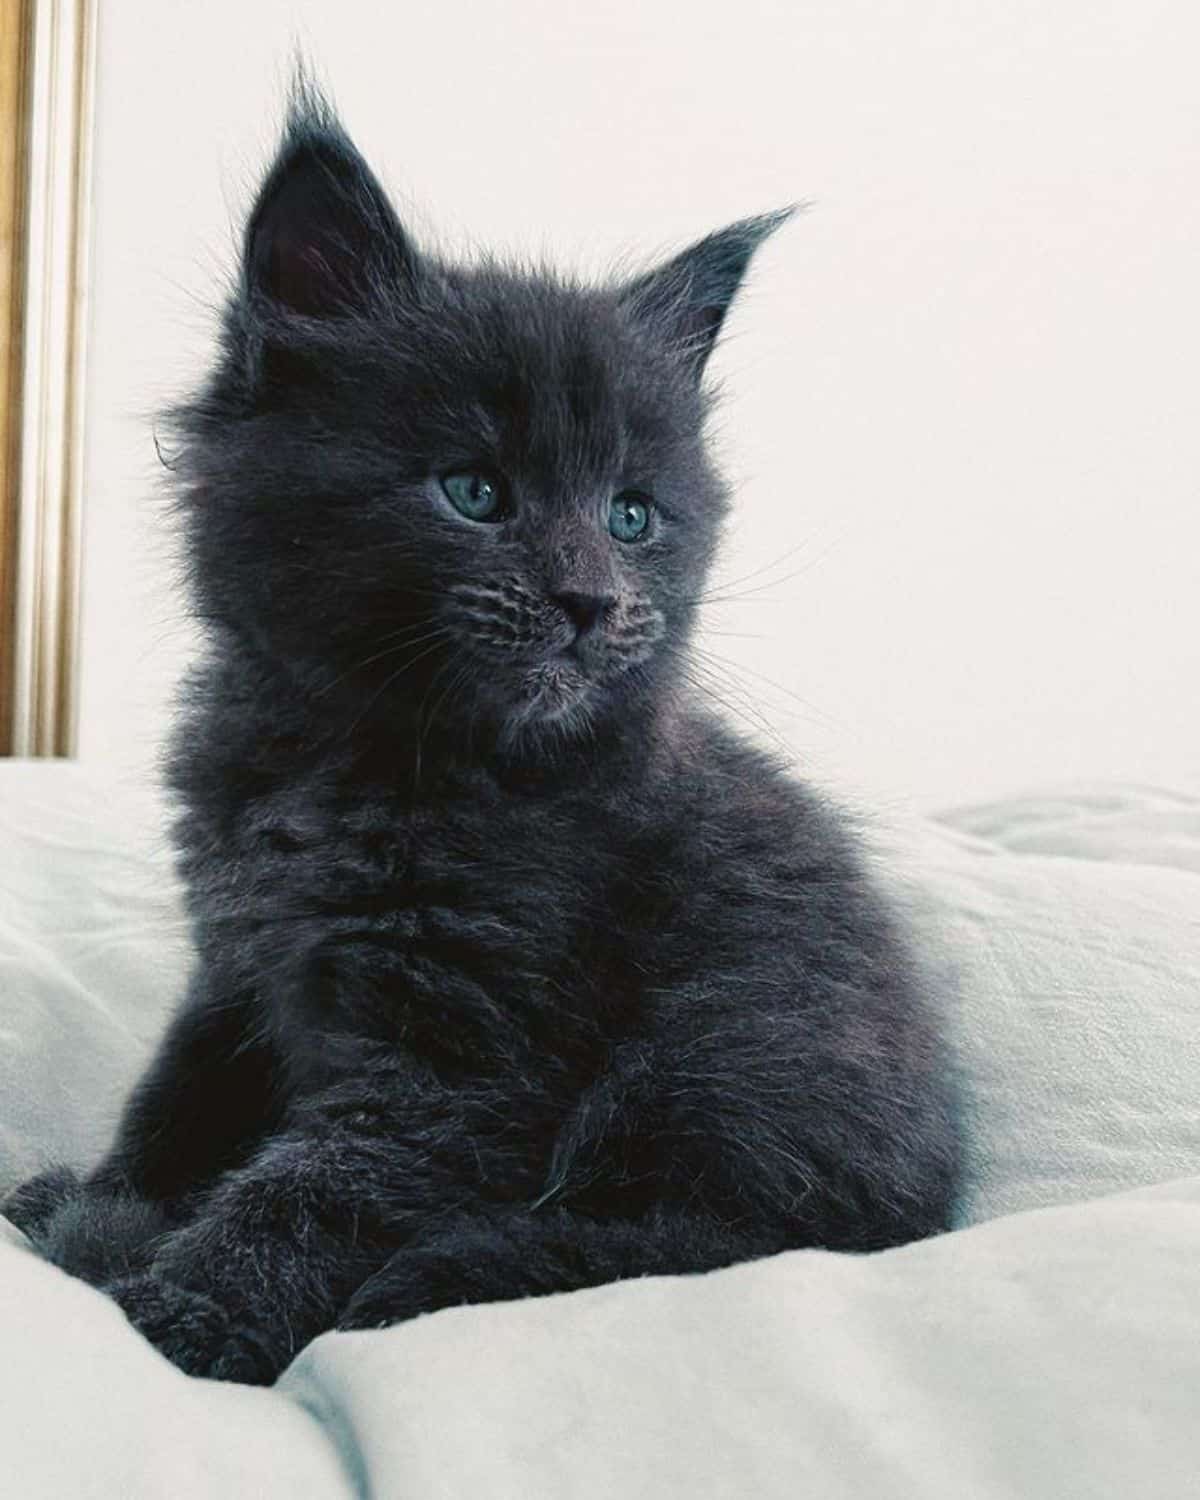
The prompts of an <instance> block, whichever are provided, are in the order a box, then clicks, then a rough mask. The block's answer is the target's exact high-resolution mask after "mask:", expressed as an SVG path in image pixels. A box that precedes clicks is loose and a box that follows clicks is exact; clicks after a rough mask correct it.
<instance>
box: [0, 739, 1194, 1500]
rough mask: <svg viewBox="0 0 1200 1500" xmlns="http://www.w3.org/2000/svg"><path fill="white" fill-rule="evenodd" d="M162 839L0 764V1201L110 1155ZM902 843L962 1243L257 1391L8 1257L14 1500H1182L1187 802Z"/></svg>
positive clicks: (371, 1353) (1026, 809) (992, 823)
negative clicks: (188, 1365)
mask: <svg viewBox="0 0 1200 1500" xmlns="http://www.w3.org/2000/svg"><path fill="white" fill-rule="evenodd" d="M153 827H154V825H153V820H152V818H151V819H148V816H147V808H146V806H145V805H144V803H143V802H142V799H140V798H138V797H136V796H130V795H128V794H126V793H122V792H120V791H118V790H117V789H114V788H112V787H110V786H106V785H104V784H103V783H99V782H97V781H96V780H95V779H94V778H92V777H90V776H89V775H88V774H87V773H86V772H84V771H82V770H81V769H80V768H78V767H69V766H57V767H46V766H37V767H35V766H21V765H8V766H4V767H0V1187H2V1186H4V1185H7V1184H9V1183H11V1182H12V1181H14V1180H16V1179H17V1178H18V1177H20V1176H22V1175H23V1174H24V1173H26V1172H28V1171H30V1170H32V1169H34V1168H35V1167H36V1166H38V1165H40V1164H42V1163H43V1162H44V1161H46V1160H48V1159H50V1158H53V1157H56V1156H65V1157H66V1158H68V1159H71V1160H74V1161H75V1162H77V1163H80V1164H83V1163H86V1162H87V1161H88V1160H89V1159H91V1158H93V1157H94V1156H95V1155H96V1154H97V1152H98V1151H99V1150H100V1149H101V1147H102V1145H103V1141H104V1136H105V1134H106V1130H107V1123H100V1124H98V1122H111V1119H112V1116H113V1114H114V1113H115V1110H116V1107H117V1105H118V1102H119V1099H120V1097H121V1095H122V1094H123V1092H124V1090H125V1088H126V1087H127V1086H128V1082H129V1080H130V1079H131V1077H132V1076H133V1074H134V1073H135V1072H136V1070H137V1068H138V1066H139V1065H140V1063H141V1060H142V1058H143V1057H144V1054H145V1051H146V1050H147V1049H148V1047H149V1046H150V1045H151V1044H152V1041H153V1037H154V1035H155V1033H156V1031H157V1030H158V1029H159V1027H161V1025H162V1021H163V1016H164V1013H165V1010H166V1007H167V1006H168V1005H169V1003H170V1001H171V999H172V998H173V997H174V996H175V995H176V994H177V993H178V987H179V984H180V983H181V982H182V976H183V973H184V971H185V969H186V962H187V953H186V945H185V943H184V941H183V931H182V925H181V922H180V918H179V910H178V904H177V895H176V892H175V890H174V887H173V883H172V881H171V878H170V873H169V858H168V855H167V851H166V845H165V842H164V841H163V839H162V837H161V835H160V834H159V833H157V832H153V831H151V832H147V830H148V829H153ZM885 842H886V843H887V845H888V846H889V852H888V857H887V867H888V870H889V872H890V878H895V879H896V880H897V882H898V884H899V886H900V888H901V889H902V890H903V893H904V896H905V899H906V900H907V901H908V902H909V903H910V904H911V906H912V909H913V912H914V916H915V918H916V920H917V921H918V923H919V925H920V927H921V930H922V932H923V934H924V936H925V942H926V945H927V947H928V949H929V951H930V953H931V955H932V957H933V958H934V959H935V960H936V967H937V968H938V969H939V970H941V971H942V973H941V976H940V977H939V980H938V992H939V994H941V995H943V996H944V1003H945V1004H946V1007H947V1022H948V1024H949V1025H950V1027H951V1030H952V1032H953V1034H954V1036H955V1038H956V1040H957V1045H958V1051H959V1056H960V1063H961V1070H962V1073H963V1076H964V1081H965V1083H966V1085H967V1088H968V1090H969V1094H970V1099H971V1105H970V1110H969V1124H970V1128H971V1152H970V1175H971V1183H970V1192H969V1195H968V1199H967V1202H966V1204H965V1208H964V1219H965V1220H968V1221H975V1222H974V1227H971V1228H967V1229H962V1230H959V1231H956V1232H955V1233H952V1234H949V1235H945V1236H942V1237H941V1238H940V1239H937V1240H935V1241H930V1242H927V1243H925V1244H921V1245H916V1246H910V1247H905V1248H903V1249H901V1250H897V1251H890V1252H887V1253H885V1254H882V1255H877V1256H871V1257H857V1258H855V1257H848V1256H838V1255H831V1254H827V1253H823V1252H800V1253H796V1254H792V1255H785V1256H779V1257H776V1258H774V1259H773V1260H770V1261H767V1262H761V1263H758V1264H755V1265H751V1266H745V1267H737V1268H734V1269H732V1270H730V1271H724V1272H718V1273H715V1274H713V1275H711V1276H707V1277H676V1278H661V1279H654V1280H648V1281H642V1282H634V1283H625V1284H622V1285H618V1286H613V1287H604V1288H598V1289H596V1290H593V1291H587V1292H581V1293H574V1294H571V1295H566V1296H560V1297H553V1298H545V1299H538V1300H532V1301H528V1302H523V1303H518V1304H510V1305H499V1306H495V1307H483V1308H471V1309H454V1310H447V1311H445V1312H442V1313H438V1314H435V1315H433V1316H432V1317H429V1318H423V1319H419V1320H417V1321H416V1322H415V1323H412V1324H409V1325H407V1326H405V1327H401V1328H396V1329H391V1330H388V1331H386V1332H380V1333H369V1334H356V1335H330V1336H327V1337H325V1338H323V1339H320V1340H318V1341H317V1342H316V1343H315V1344H314V1345H312V1346H310V1348H309V1349H308V1350H306V1351H304V1352H303V1353H302V1354H301V1355H300V1356H299V1358H298V1359H297V1360H296V1362H295V1363H294V1365H293V1366H292V1368H291V1369H290V1370H289V1371H288V1372H287V1373H286V1374H285V1376H284V1377H283V1379H282V1380H281V1382H280V1384H279V1385H278V1386H277V1387H276V1389H275V1390H274V1391H257V1390H250V1389H244V1388H239V1387H225V1386H219V1385H215V1384H212V1383H209V1382H203V1381H194V1380H189V1379H187V1378H186V1377H184V1376H182V1375H180V1374H178V1373H177V1372H176V1371H175V1370H173V1369H172V1368H171V1367H170V1366H168V1365H167V1364H166V1363H165V1361H163V1360H162V1359H160V1358H159V1356H158V1355H157V1354H156V1353H155V1352H154V1351H153V1350H152V1349H150V1348H149V1346H147V1345H146V1344H145V1343H144V1341H143V1340H142V1339H141V1338H140V1337H139V1336H138V1335H137V1334H136V1333H134V1332H133V1331H132V1330H131V1329H130V1328H129V1327H128V1325H127V1324H126V1323H125V1322H124V1319H123V1318H122V1316H121V1314H120V1313H119V1312H118V1310H117V1309H116V1308H115V1307H113V1306H112V1305H111V1304H109V1303H108V1302H107V1301H106V1300H105V1299H104V1298H102V1297H100V1296H98V1295H97V1294H95V1293H93V1292H91V1291H90V1290H89V1289H88V1288H86V1287H84V1286H82V1285H80V1284H78V1283H75V1282H73V1281H71V1280H69V1279H68V1278H66V1277H64V1276H62V1275H61V1274H60V1273H59V1272H57V1271H55V1270H54V1269H53V1268H50V1267H47V1266H45V1265H43V1264H42V1263H40V1262H39V1261H38V1260H37V1259H36V1258H35V1257H34V1256H33V1255H31V1254H30V1253H29V1252H28V1250H26V1249H24V1248H21V1247H20V1246H18V1245H16V1244H14V1243H5V1242H0V1348H2V1350H3V1358H2V1359H0V1496H3V1497H4V1500H7V1497H8V1496H9V1495H12V1496H13V1497H14V1500H17V1497H20V1500H43V1497H45V1500H60V1497H67V1496H70V1497H71V1500H83V1497H91V1496H96V1497H105V1500H107V1497H114V1500H117V1497H119V1500H126V1497H128V1500H141V1497H143V1496H145V1497H147V1500H149V1497H156V1500H157V1497H171V1500H176V1497H178V1500H190V1497H192V1496H197V1497H200V1496H204V1497H209V1496H212V1497H222V1500H228V1497H235V1500H236V1497H241V1496H246V1497H263V1500H272V1497H274V1496H276V1495H279V1496H281V1497H282V1496H288V1497H294V1496H300V1497H307V1496H310V1495H311V1496H320V1497H325V1496H329V1497H331V1500H340V1497H342V1496H350V1495H373V1496H384V1497H392V1496H395V1497H396V1500H434V1497H438V1500H442V1497H444V1500H451V1497H453V1500H460V1497H463V1500H465V1497H471V1500H474V1497H476V1496H487V1497H488V1500H507V1497H510V1496H511V1497H513V1500H516V1497H521V1500H541V1497H543V1496H545V1497H550V1496H554V1497H555V1500H562V1497H568V1496H569V1497H571V1500H575V1497H580V1500H591V1497H596V1500H600V1497H604V1500H617V1497H619V1500H634V1497H637V1500H640V1497H643V1496H644V1497H646V1500H650V1497H654V1500H685V1497H687V1500H706V1497H713V1500H716V1497H721V1500H750V1497H755V1500H772V1497H774V1496H776V1495H778V1496H780V1497H782V1496H784V1495H786V1496H788V1497H789V1500H792V1497H795V1496H797V1495H809V1494H811V1495H815V1496H820V1497H821V1500H840V1497H843V1496H845V1497H852V1496H853V1497H864V1500H865V1497H868V1496H869V1497H872V1500H877V1497H880V1496H887V1497H888V1500H904V1497H908V1496H913V1497H929V1500H940V1497H942V1496H946V1497H950V1496H953V1497H954V1500H962V1497H970V1500H992V1497H993V1496H994V1497H1002V1496H1003V1497H1013V1500H1018V1497H1020V1500H1043V1497H1044V1500H1074V1497H1076V1496H1078V1497H1084V1496H1087V1497H1093V1496H1096V1497H1099V1496H1120V1497H1122V1500H1124V1497H1130V1500H1143V1497H1145V1500H1158V1497H1164V1500H1166V1497H1171V1500H1175V1497H1183V1496H1185V1495H1187V1496H1192V1495H1195V1494H1196V1493H1197V1483H1198V1481H1197V1477H1196V1476H1197V1475H1198V1474H1200V1415H1198V1413H1200V1177H1198V1176H1196V1175H1195V1174H1196V1173H1198V1172H1200V1124H1198V1117H1200V1110H1198V1109H1197V1099H1198V1097H1200V1042H1198V1038H1200V1024H1198V1023H1200V805H1198V804H1196V803H1195V802H1191V801H1188V800H1187V799H1184V798H1177V797H1173V796H1171V795H1170V794H1168V793H1163V792H1156V791H1148V790H1145V789H1137V788H1134V789H1129V788H1115V789H1114V788H1109V789H1104V790H1103V791H1095V792H1092V791H1089V792H1079V791H1076V792H1073V793H1072V794H1070V795H1068V796H1054V797H1036V798H1022V799H1019V800H1017V801H1014V802H1010V803H1007V804H997V805H992V806H989V807H987V808H977V809H966V810H961V811H958V812H955V813H953V814H947V815H946V816H945V817H943V818H941V819H934V820H928V821H926V822H923V823H921V824H919V825H914V826H911V827H909V828H906V829H904V830H903V831H901V832H897V833H895V834H894V835H893V836H892V837H891V838H890V839H888V840H886V841H885ZM951 974H953V977H954V984H953V986H951V985H949V984H948V983H945V982H944V981H945V980H946V979H947V978H948V976H949V975H951ZM1167 1179H1180V1180H1178V1181H1175V1182H1173V1183H1168V1185H1166V1186H1159V1187H1156V1188H1153V1189H1151V1190H1149V1191H1147V1190H1146V1185H1148V1184H1156V1183H1157V1184H1161V1183H1164V1182H1166V1181H1167ZM1135 1185H1137V1186H1139V1187H1140V1189H1141V1190H1140V1191H1137V1192H1134V1193H1132V1194H1129V1193H1126V1194H1125V1195H1123V1196H1119V1197H1112V1196H1108V1197H1102V1196H1101V1195H1106V1194H1112V1193H1113V1192H1114V1191H1115V1190H1117V1189H1119V1188H1129V1187H1132V1186H1135ZM1084 1200H1089V1201H1084ZM1043 1204H1057V1205H1059V1206H1056V1207H1047V1208H1040V1209H1039V1208H1038V1207H1037V1206H1038V1205H1043ZM983 1221H986V1222H983ZM10 1238H13V1236H10Z"/></svg>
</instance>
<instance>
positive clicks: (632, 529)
mask: <svg viewBox="0 0 1200 1500" xmlns="http://www.w3.org/2000/svg"><path fill="white" fill-rule="evenodd" d="M649 524H650V497H649V495H640V494H638V492H637V491H636V490H625V491H624V493H622V494H620V495H614V496H613V498H612V500H610V501H609V506H608V529H609V531H611V532H612V534H613V536H615V537H616V539H617V541H619V542H636V541H637V539H638V538H639V537H640V536H642V535H643V533H644V532H645V530H646V527H647V526H649Z"/></svg>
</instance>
